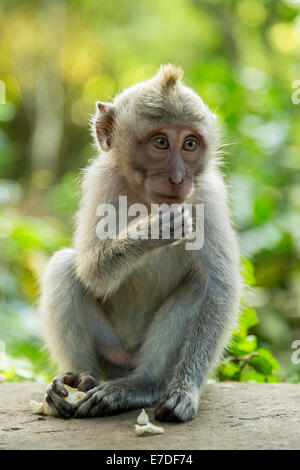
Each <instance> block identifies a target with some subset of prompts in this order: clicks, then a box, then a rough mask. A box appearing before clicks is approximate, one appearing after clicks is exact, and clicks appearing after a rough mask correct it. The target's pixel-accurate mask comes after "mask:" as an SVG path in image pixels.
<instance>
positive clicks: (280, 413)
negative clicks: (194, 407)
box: [0, 382, 300, 450]
mask: <svg viewBox="0 0 300 470" xmlns="http://www.w3.org/2000/svg"><path fill="white" fill-rule="evenodd" d="M45 389H46V384H38V383H32V382H25V383H24V382H19V383H3V384H0V449H3V450H4V449H13V450H16V449H40V450H41V449H109V450H127V449H130V450H133V449H137V450H142V449H147V450H148V449H149V450H171V449H174V450H184V449H187V450H194V449H300V386H299V385H290V384H246V383H233V382H223V383H217V384H211V385H208V386H207V390H206V392H205V394H204V396H203V397H202V401H201V405H200V408H199V413H198V416H197V417H196V418H195V419H194V420H193V421H190V422H188V423H180V424H173V423H163V427H164V428H165V434H163V435H155V436H144V437H138V436H136V435H135V432H134V424H135V423H136V418H137V416H138V414H139V410H134V411H130V412H127V413H123V414H121V415H118V416H108V417H104V418H93V419H83V420H77V419H71V420H64V419H58V418H55V417H52V416H45V417H41V416H37V415H34V414H32V413H31V410H30V400H37V401H42V399H43V395H44V393H45ZM148 413H149V416H150V418H151V420H152V421H153V422H154V419H153V410H152V409H151V410H148Z"/></svg>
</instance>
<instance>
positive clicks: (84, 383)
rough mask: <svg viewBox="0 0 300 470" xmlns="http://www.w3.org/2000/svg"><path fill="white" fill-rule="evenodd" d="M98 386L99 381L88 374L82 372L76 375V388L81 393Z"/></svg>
mask: <svg viewBox="0 0 300 470" xmlns="http://www.w3.org/2000/svg"><path fill="white" fill-rule="evenodd" d="M98 384H99V381H98V380H97V379H96V378H95V377H93V376H92V375H91V374H89V373H86V372H83V373H81V374H79V375H78V378H77V381H76V388H78V390H80V391H81V392H88V391H89V390H92V389H93V388H95V387H96V386H97V385H98Z"/></svg>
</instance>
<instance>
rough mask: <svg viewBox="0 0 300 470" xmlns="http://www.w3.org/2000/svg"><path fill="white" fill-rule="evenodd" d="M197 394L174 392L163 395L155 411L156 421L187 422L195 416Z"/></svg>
mask: <svg viewBox="0 0 300 470" xmlns="http://www.w3.org/2000/svg"><path fill="white" fill-rule="evenodd" d="M197 410H198V394H196V393H193V392H187V391H175V392H171V393H169V394H168V395H165V396H164V397H163V398H162V399H161V400H160V401H159V403H158V405H157V407H156V409H155V419H156V420H157V421H178V422H182V421H189V420H190V419H192V418H194V417H195V416H196V413H197Z"/></svg>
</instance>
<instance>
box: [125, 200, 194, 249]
mask: <svg viewBox="0 0 300 470" xmlns="http://www.w3.org/2000/svg"><path fill="white" fill-rule="evenodd" d="M192 223H193V220H192V217H191V215H190V213H189V211H188V210H187V209H184V207H183V206H181V205H176V206H174V207H172V206H171V207H169V208H168V209H166V210H164V211H163V212H161V211H160V212H157V213H155V212H154V214H151V216H149V217H148V218H146V219H144V220H142V221H141V222H139V223H138V224H134V225H132V226H130V225H129V226H128V235H129V237H130V238H139V237H141V238H146V239H147V238H148V239H150V240H154V242H156V243H157V240H160V241H161V242H162V243H163V244H169V243H174V242H176V241H177V242H178V241H183V240H184V239H185V237H188V236H189V235H190V234H191V233H192Z"/></svg>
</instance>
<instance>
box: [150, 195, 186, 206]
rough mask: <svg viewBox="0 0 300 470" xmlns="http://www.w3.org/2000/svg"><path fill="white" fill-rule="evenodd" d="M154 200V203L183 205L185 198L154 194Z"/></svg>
mask: <svg viewBox="0 0 300 470" xmlns="http://www.w3.org/2000/svg"><path fill="white" fill-rule="evenodd" d="M152 199H153V200H154V202H156V203H157V202H158V203H165V204H182V203H183V202H184V198H183V197H182V196H179V195H173V194H172V195H168V194H161V193H153V194H152Z"/></svg>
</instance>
